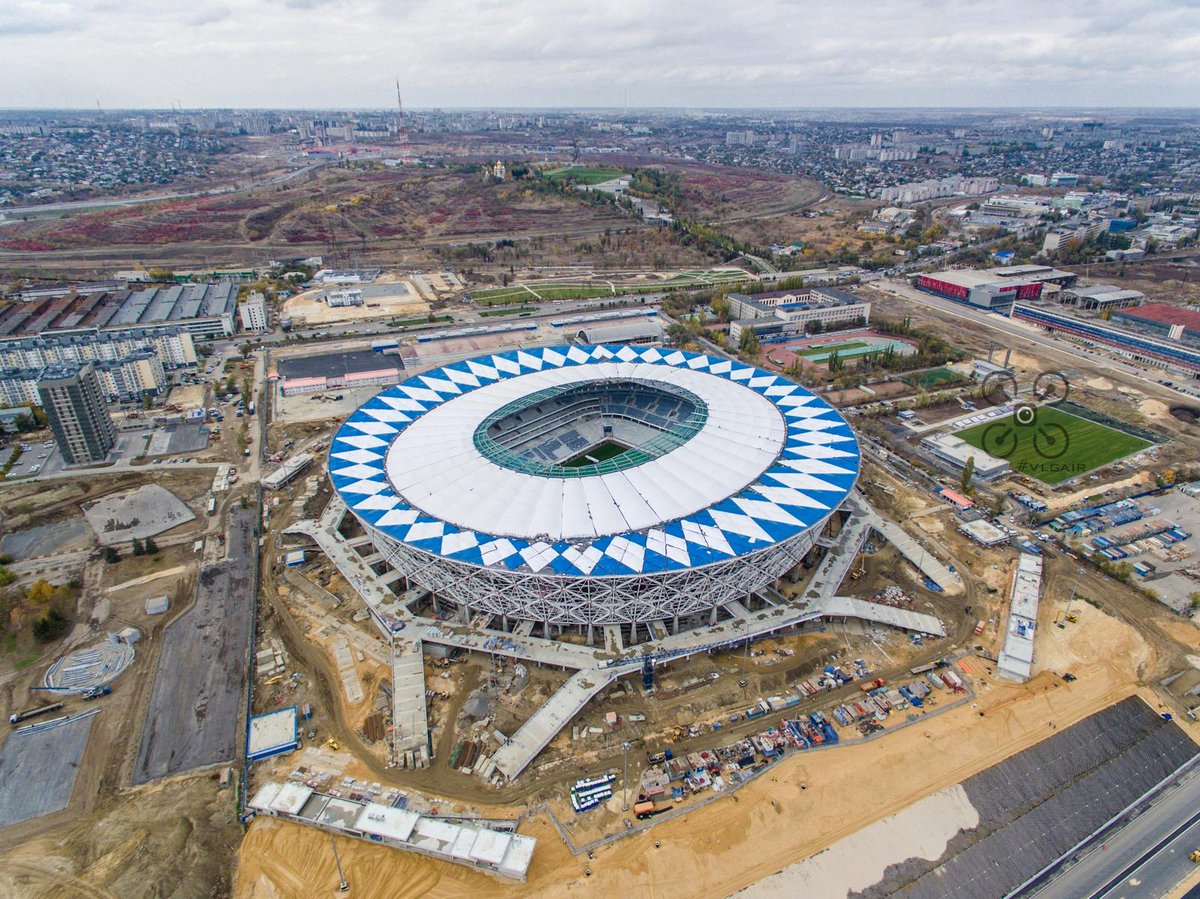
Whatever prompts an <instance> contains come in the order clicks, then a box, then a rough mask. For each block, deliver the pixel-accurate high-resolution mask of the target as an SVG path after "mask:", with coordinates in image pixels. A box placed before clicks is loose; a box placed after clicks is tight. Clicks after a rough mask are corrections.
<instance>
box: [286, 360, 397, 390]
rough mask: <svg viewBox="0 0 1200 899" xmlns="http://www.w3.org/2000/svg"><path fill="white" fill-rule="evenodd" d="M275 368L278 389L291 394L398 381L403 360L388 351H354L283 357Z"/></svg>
mask: <svg viewBox="0 0 1200 899" xmlns="http://www.w3.org/2000/svg"><path fill="white" fill-rule="evenodd" d="M278 368H279V389H280V390H281V391H282V392H283V395H284V396H294V395H296V394H302V393H320V392H322V391H324V390H336V389H338V388H339V387H348V388H353V387H372V386H374V387H386V386H387V385H389V384H395V383H396V382H397V381H398V380H400V372H401V371H403V369H404V363H403V362H402V361H401V359H400V357H399V356H397V355H394V354H392V353H379V352H374V351H371V350H357V351H351V352H345V353H325V354H322V355H319V356H297V357H289V358H284V359H280V360H279V366H278Z"/></svg>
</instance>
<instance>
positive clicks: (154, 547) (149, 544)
mask: <svg viewBox="0 0 1200 899" xmlns="http://www.w3.org/2000/svg"><path fill="white" fill-rule="evenodd" d="M143 546H144V548H145V550H146V555H148V556H153V555H155V554H157V553H158V544H157V543H155V542H154V538H153V537H147V538H146V542H145V543H144V544H143Z"/></svg>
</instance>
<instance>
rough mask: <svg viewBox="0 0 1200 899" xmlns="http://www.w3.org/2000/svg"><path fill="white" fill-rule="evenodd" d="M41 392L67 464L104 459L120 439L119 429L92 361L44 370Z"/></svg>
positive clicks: (39, 391)
mask: <svg viewBox="0 0 1200 899" xmlns="http://www.w3.org/2000/svg"><path fill="white" fill-rule="evenodd" d="M38 393H39V394H40V396H41V405H42V408H44V409H45V410H46V417H47V418H48V419H49V422H50V430H51V431H52V432H53V434H54V439H55V442H57V443H58V448H59V450H60V451H61V452H62V454H63V458H65V459H66V460H67V464H68V465H83V464H87V463H89V462H102V461H103V460H104V459H105V458H107V457H108V453H109V450H111V449H112V448H113V446H114V445H115V444H116V442H117V429H116V426H115V425H114V424H113V420H112V417H111V416H110V415H109V414H108V409H107V408H106V407H105V405H104V397H103V395H102V394H101V387H100V379H99V378H97V377H96V372H95V369H93V367H92V365H91V364H90V363H88V364H85V365H83V366H82V367H78V368H73V369H69V370H68V369H61V370H55V369H48V370H46V371H44V372H43V373H42V377H41V379H40V380H39V381H38Z"/></svg>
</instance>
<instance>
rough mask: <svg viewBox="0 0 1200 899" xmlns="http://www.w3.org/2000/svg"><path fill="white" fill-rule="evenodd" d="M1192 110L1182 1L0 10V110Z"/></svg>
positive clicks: (1187, 18) (502, 2)
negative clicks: (399, 102)
mask: <svg viewBox="0 0 1200 899" xmlns="http://www.w3.org/2000/svg"><path fill="white" fill-rule="evenodd" d="M396 77H399V78H400V81H401V85H402V90H403V94H404V102H405V105H406V106H409V107H413V108H417V107H432V106H443V107H446V106H503V107H512V106H542V107H544V106H621V105H624V103H625V102H626V97H628V105H629V106H631V107H634V106H709V107H712V106H718V107H729V106H742V107H765V106H783V107H803V106H983V105H987V106H1071V105H1080V106H1103V105H1115V106H1200V0H1087V2H1083V0H887V2H883V0H834V2H830V0H739V2H718V0H603V2H577V0H576V2H567V0H559V2H556V3H554V2H547V0H476V2H468V0H390V2H389V0H0V106H2V107H14V106H22V107H76V108H78V107H90V106H94V105H95V103H96V101H97V100H99V101H100V103H101V104H103V105H104V106H105V107H107V108H119V107H168V106H170V105H171V104H172V102H173V101H176V100H178V101H179V102H180V103H182V105H183V106H185V107H212V106H238V107H296V106H308V107H383V106H388V105H391V104H393V103H394V94H395V86H394V79H395V78H396Z"/></svg>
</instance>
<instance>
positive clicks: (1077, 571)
mask: <svg viewBox="0 0 1200 899" xmlns="http://www.w3.org/2000/svg"><path fill="white" fill-rule="evenodd" d="M1082 575H1083V569H1082V568H1076V569H1075V583H1073V584H1072V585H1071V598H1070V599H1068V600H1067V610H1066V611H1065V612H1063V617H1064V618H1066V617H1067V616H1068V615H1070V614H1071V603H1073V602H1074V601H1075V590H1076V589H1077V588H1078V587H1079V578H1080V577H1081V576H1082Z"/></svg>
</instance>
